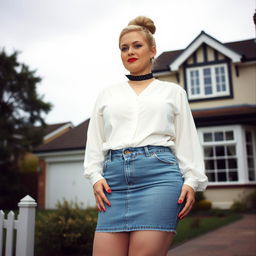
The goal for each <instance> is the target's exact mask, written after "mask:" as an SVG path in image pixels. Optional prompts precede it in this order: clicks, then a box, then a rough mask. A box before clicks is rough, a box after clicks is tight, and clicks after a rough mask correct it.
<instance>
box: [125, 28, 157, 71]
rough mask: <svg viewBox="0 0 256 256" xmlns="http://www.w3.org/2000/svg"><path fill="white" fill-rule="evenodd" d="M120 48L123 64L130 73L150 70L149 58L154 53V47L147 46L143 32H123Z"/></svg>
mask: <svg viewBox="0 0 256 256" xmlns="http://www.w3.org/2000/svg"><path fill="white" fill-rule="evenodd" d="M120 49H121V58H122V62H123V65H124V67H125V68H126V69H127V70H129V71H130V74H132V75H144V74H148V73H150V72H151V71H152V70H151V68H152V64H151V61H150V59H151V58H152V57H154V56H155V55H156V49H155V47H152V48H150V47H149V45H148V42H147V41H146V38H145V36H144V35H143V32H139V31H132V32H128V33H126V34H124V35H123V36H122V38H121V40H120Z"/></svg>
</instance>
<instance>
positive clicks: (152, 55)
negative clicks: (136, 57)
mask: <svg viewBox="0 0 256 256" xmlns="http://www.w3.org/2000/svg"><path fill="white" fill-rule="evenodd" d="M155 56H156V47H155V46H152V47H151V54H150V58H153V57H155Z"/></svg>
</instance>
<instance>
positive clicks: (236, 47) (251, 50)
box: [153, 31, 256, 73]
mask: <svg viewBox="0 0 256 256" xmlns="http://www.w3.org/2000/svg"><path fill="white" fill-rule="evenodd" d="M203 36H204V37H205V38H208V39H209V43H210V42H212V43H216V47H220V46H221V45H223V46H224V47H225V48H226V49H225V50H226V51H227V53H229V54H232V52H233V54H235V53H236V54H238V55H241V56H242V58H241V61H242V62H247V61H253V60H256V42H255V39H248V40H242V41H235V42H228V43H223V44H222V43H220V42H219V41H218V40H216V39H214V38H213V37H211V36H210V35H208V34H206V33H205V32H204V31H202V32H201V33H200V34H199V36H197V37H196V38H195V39H194V40H193V41H192V42H191V43H190V44H189V45H188V46H187V47H186V48H185V49H180V50H175V51H167V52H163V53H162V54H160V55H159V56H158V57H157V58H156V60H155V64H154V67H153V72H154V73H157V72H165V71H169V72H170V65H171V64H172V63H174V62H175V61H177V59H178V58H180V57H181V56H182V54H184V52H185V51H188V49H189V48H190V47H192V45H193V44H194V43H195V42H196V41H197V40H199V38H200V37H203ZM199 43H200V42H199ZM206 43H207V42H206ZM223 49H224V48H223V47H222V50H223ZM229 50H231V51H232V52H230V51H229Z"/></svg>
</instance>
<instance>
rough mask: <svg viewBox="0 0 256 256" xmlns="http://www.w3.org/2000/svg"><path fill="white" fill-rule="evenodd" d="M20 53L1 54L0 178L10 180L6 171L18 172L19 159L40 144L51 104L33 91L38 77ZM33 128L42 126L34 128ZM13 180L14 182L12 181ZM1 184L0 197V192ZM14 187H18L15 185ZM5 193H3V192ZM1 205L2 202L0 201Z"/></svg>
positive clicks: (38, 79) (2, 52)
mask: <svg viewBox="0 0 256 256" xmlns="http://www.w3.org/2000/svg"><path fill="white" fill-rule="evenodd" d="M18 54H19V52H17V51H14V53H12V54H10V55H8V54H7V53H6V52H5V50H2V51H1V52H0V175H1V179H2V182H4V179H3V177H5V178H6V179H7V180H5V182H10V181H9V178H7V177H9V176H11V177H12V178H14V177H13V176H12V175H9V174H8V175H7V172H9V173H14V172H15V171H17V161H18V158H19V157H20V156H21V155H22V154H23V153H24V152H26V151H31V150H32V149H33V148H34V147H36V146H37V145H39V144H40V143H41V142H42V138H43V129H44V127H45V125H46V124H45V122H44V118H43V114H47V113H48V112H49V111H50V110H51V107H52V105H51V104H50V103H48V102H44V101H43V97H42V96H40V95H38V93H37V91H36V88H37V85H38V83H40V81H41V78H40V77H38V76H36V75H35V72H36V71H32V70H30V69H29V67H28V66H27V65H25V64H23V63H19V62H18V59H17V57H18ZM35 125H37V126H39V127H41V128H37V129H35ZM14 180H15V179H14ZM2 182H0V183H1V184H0V195H1V192H3V191H2V188H1V185H3V184H2ZM16 185H17V184H16ZM5 192H6V191H5ZM0 205H1V199H0Z"/></svg>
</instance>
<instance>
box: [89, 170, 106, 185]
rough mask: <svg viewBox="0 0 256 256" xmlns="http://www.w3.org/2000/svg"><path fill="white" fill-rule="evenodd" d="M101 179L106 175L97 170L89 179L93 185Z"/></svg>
mask: <svg viewBox="0 0 256 256" xmlns="http://www.w3.org/2000/svg"><path fill="white" fill-rule="evenodd" d="M101 179H104V177H103V176H102V175H101V174H100V173H98V172H96V173H92V174H91V176H90V178H89V181H90V183H91V185H92V186H93V185H94V184H95V183H96V182H97V181H99V180H101Z"/></svg>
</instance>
